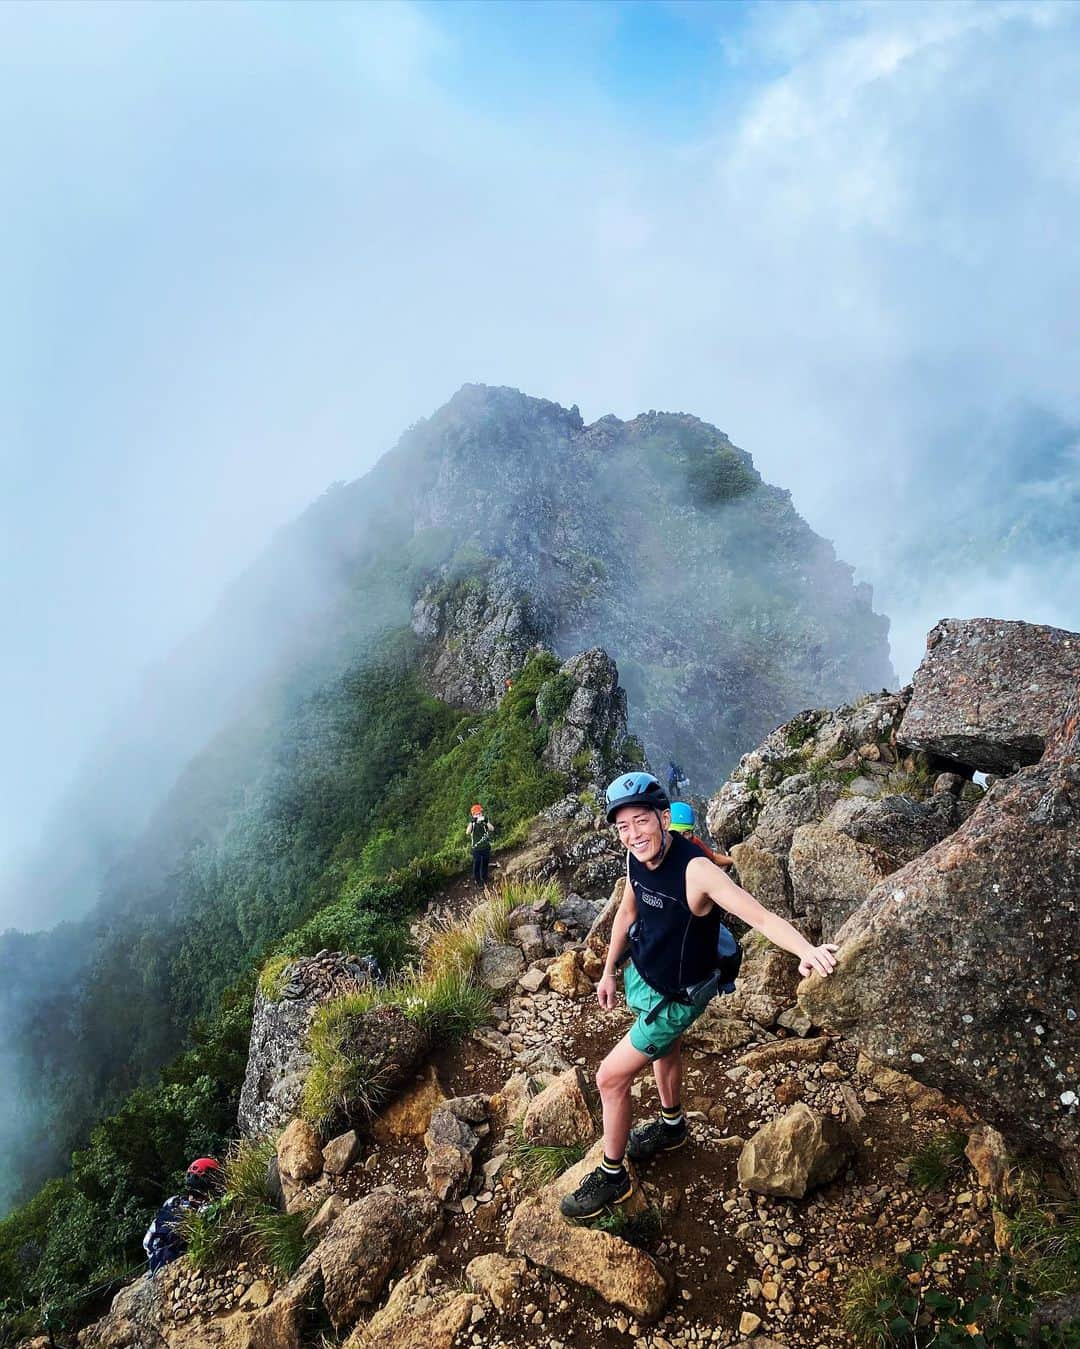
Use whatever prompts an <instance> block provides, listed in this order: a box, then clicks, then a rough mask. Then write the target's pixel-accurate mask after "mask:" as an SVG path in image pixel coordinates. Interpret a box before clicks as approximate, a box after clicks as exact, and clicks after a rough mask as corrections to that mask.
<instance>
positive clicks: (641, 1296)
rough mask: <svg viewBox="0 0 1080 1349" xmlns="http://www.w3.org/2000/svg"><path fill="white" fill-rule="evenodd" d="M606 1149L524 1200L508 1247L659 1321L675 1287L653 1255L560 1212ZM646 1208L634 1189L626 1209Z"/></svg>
mask: <svg viewBox="0 0 1080 1349" xmlns="http://www.w3.org/2000/svg"><path fill="white" fill-rule="evenodd" d="M602 1151H603V1144H602V1143H598V1144H597V1145H596V1147H595V1148H593V1149H592V1150H591V1151H590V1153H589V1154H588V1155H587V1156H586V1157H585V1159H584V1160H583V1161H581V1162H579V1163H578V1164H577V1165H576V1166H572V1167H571V1168H570V1169H569V1170H568V1171H564V1172H563V1174H562V1175H561V1176H560V1177H559V1178H558V1180H556V1181H555V1182H554V1184H552V1185H550V1186H548V1187H547V1189H546V1190H545V1191H544V1193H543V1194H542V1195H540V1196H538V1197H537V1198H534V1199H525V1200H523V1201H522V1202H521V1203H520V1204H519V1205H518V1206H517V1208H516V1209H515V1210H514V1216H513V1218H512V1219H511V1220H510V1226H509V1228H508V1229H507V1233H506V1247H507V1250H509V1251H510V1252H512V1253H513V1254H516V1255H523V1256H525V1257H526V1259H528V1260H530V1261H531V1262H532V1263H533V1264H534V1265H539V1266H541V1267H542V1268H544V1269H550V1270H551V1271H552V1272H553V1273H554V1274H557V1275H559V1277H560V1278H564V1279H569V1280H570V1281H571V1282H573V1283H579V1284H581V1285H583V1286H584V1287H585V1288H591V1289H592V1291H593V1292H594V1293H596V1294H597V1295H598V1296H599V1297H601V1298H603V1299H604V1301H605V1302H608V1303H610V1304H612V1305H613V1306H616V1307H622V1308H624V1309H625V1310H626V1311H628V1312H629V1313H630V1314H631V1315H632V1316H636V1317H637V1318H638V1319H639V1320H641V1321H645V1322H649V1321H655V1320H656V1318H657V1317H658V1316H659V1315H660V1313H661V1312H662V1311H663V1310H664V1306H665V1304H666V1303H667V1300H668V1296H669V1293H670V1291H671V1289H670V1283H669V1281H668V1278H667V1276H666V1275H665V1274H664V1273H663V1272H662V1271H661V1270H660V1268H659V1267H658V1266H657V1264H656V1262H655V1261H654V1260H653V1259H652V1257H651V1256H650V1255H648V1254H647V1253H646V1252H645V1251H642V1250H639V1249H638V1248H637V1247H636V1246H631V1245H630V1244H629V1243H628V1242H626V1241H623V1239H622V1238H621V1237H616V1236H613V1235H612V1234H611V1233H610V1232H600V1231H596V1230H595V1229H593V1228H591V1227H585V1226H581V1225H578V1224H575V1223H569V1222H567V1221H566V1219H565V1218H564V1217H563V1216H562V1214H561V1213H560V1212H559V1200H560V1199H561V1198H562V1197H563V1195H565V1194H569V1193H570V1191H572V1190H574V1189H576V1188H577V1186H578V1185H580V1183H581V1181H582V1180H583V1178H584V1177H585V1175H586V1174H587V1173H588V1172H589V1171H591V1170H593V1169H594V1168H595V1167H596V1166H597V1165H598V1164H599V1161H600V1156H601V1153H602ZM643 1206H644V1201H643V1200H642V1198H641V1192H640V1189H638V1188H635V1192H634V1195H633V1196H632V1197H631V1199H630V1200H628V1201H627V1204H626V1205H624V1206H623V1207H624V1209H626V1210H628V1212H629V1213H630V1215H631V1216H632V1215H633V1213H634V1212H635V1211H636V1212H640V1211H641V1210H642V1208H643Z"/></svg>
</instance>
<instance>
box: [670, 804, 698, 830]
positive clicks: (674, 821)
mask: <svg viewBox="0 0 1080 1349" xmlns="http://www.w3.org/2000/svg"><path fill="white" fill-rule="evenodd" d="M671 830H672V833H675V834H683V833H686V834H692V833H693V832H694V807H693V806H688V805H687V804H686V802H685V801H672V803H671Z"/></svg>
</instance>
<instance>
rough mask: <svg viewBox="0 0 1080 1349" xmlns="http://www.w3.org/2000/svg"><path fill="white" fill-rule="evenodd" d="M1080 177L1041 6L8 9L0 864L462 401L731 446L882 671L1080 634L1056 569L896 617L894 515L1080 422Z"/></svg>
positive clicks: (976, 588)
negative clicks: (778, 488)
mask: <svg viewBox="0 0 1080 1349" xmlns="http://www.w3.org/2000/svg"><path fill="white" fill-rule="evenodd" d="M1078 145H1080V9H1078V8H1077V7H1074V6H1066V5H1052V4H1045V3H1041V2H1040V0H1031V2H1030V3H1025V4H1011V3H995V2H994V0H986V2H985V3H981V4H978V5H969V4H939V3H933V2H932V0H924V3H921V4H890V3H885V4H862V3H852V4H844V3H827V4H820V5H819V4H814V3H808V4H767V5H765V4H759V5H751V4H725V5H709V4H706V3H692V4H648V3H634V4H587V3H582V4H573V5H571V4H565V5H564V4H543V3H533V4H516V3H504V4H491V3H487V4H455V3H417V4H410V3H398V4H378V3H372V2H369V3H364V4H358V5H350V4H347V3H337V4H331V5H322V4H310V3H309V4H298V5H294V4H276V5H273V4H243V3H235V4H232V3H231V4H223V5H222V4H214V3H205V4H198V5H195V4H188V5H180V4H152V3H147V4H127V5H119V4H105V5H97V4H93V3H79V4H65V5H54V4H50V3H33V4H8V5H6V6H3V7H0V163H2V164H3V183H4V197H5V206H4V210H3V211H2V212H0V298H2V301H3V303H2V307H0V473H2V475H3V476H2V480H0V488H2V499H0V511H2V517H0V527H2V533H0V564H2V566H0V574H2V577H3V582H2V583H3V586H4V593H3V604H4V612H5V615H6V617H7V624H6V627H7V633H6V636H7V642H6V643H5V646H6V648H7V658H6V660H5V662H4V663H3V667H2V673H0V680H2V682H0V707H2V708H3V709H4V713H5V717H6V719H7V722H8V724H7V725H6V726H5V728H4V734H5V745H6V748H7V749H8V755H7V758H8V762H9V763H10V764H12V765H14V766H15V771H14V772H11V773H9V774H8V775H7V782H6V784H5V786H4V788H3V796H2V797H0V821H2V826H0V865H2V864H3V859H4V857H5V856H10V855H12V854H13V853H14V852H15V851H16V850H18V849H20V848H23V847H25V846H26V845H27V844H28V842H29V841H31V840H32V838H33V837H34V834H35V831H36V829H37V828H38V827H39V826H40V823H41V820H42V819H43V817H44V814H45V812H46V810H47V808H48V806H49V804H50V802H51V801H52V800H53V799H55V796H56V794H57V792H58V791H59V790H60V789H61V787H62V785H63V783H64V781H65V780H66V778H67V776H68V774H69V772H70V769H71V767H72V766H73V764H74V763H75V762H76V761H77V760H78V759H79V758H80V757H81V756H82V755H83V754H85V753H86V751H87V750H88V748H89V747H90V745H91V744H92V743H93V741H94V739H95V737H96V736H98V735H100V734H101V731H102V728H103V727H104V726H105V725H106V723H107V722H108V721H109V720H110V718H111V717H112V716H113V715H114V714H115V713H116V712H117V711H118V710H122V709H123V706H124V703H125V700H126V699H127V698H129V697H130V693H131V690H132V689H133V688H134V687H136V686H137V684H138V681H139V680H140V678H141V677H142V673H143V671H145V669H146V668H147V667H148V666H150V665H153V664H154V663H155V662H158V661H160V660H162V659H163V658H164V657H165V656H166V655H167V653H168V651H169V650H170V648H171V647H172V646H173V645H174V644H175V643H176V642H177V641H178V640H179V639H180V638H182V636H183V634H184V633H185V632H187V631H189V630H190V629H191V628H192V627H193V626H194V625H196V624H197V623H198V622H199V621H200V619H201V618H202V617H203V616H204V615H205V614H206V613H207V612H208V611H209V609H210V608H211V607H212V605H213V603H214V601H215V599H216V597H217V595H218V594H219V593H220V591H221V588H222V586H223V584H225V583H226V582H227V580H228V579H229V578H230V577H232V576H233V575H235V574H236V573H237V572H238V571H239V570H240V569H241V568H242V567H243V566H244V565H245V564H246V563H247V562H248V561H249V560H250V559H251V558H252V557H253V556H254V554H255V553H256V552H257V551H258V550H259V548H260V547H261V546H262V545H263V543H264V542H265V540H266V539H267V538H268V537H269V535H270V534H271V532H272V531H273V529H274V528H276V527H277V526H278V525H279V524H281V523H282V522H283V521H285V520H287V519H288V518H290V517H291V516H293V515H294V514H296V513H297V512H298V511H299V510H301V509H302V508H303V507H304V506H305V505H306V504H307V502H308V501H310V500H311V499H312V498H313V497H315V496H317V495H318V494H319V493H320V492H321V491H322V490H323V488H324V487H325V486H326V485H327V484H328V483H329V482H331V481H333V480H335V479H342V478H346V479H347V478H352V477H355V476H357V475H358V474H360V473H362V472H363V471H364V470H365V468H367V467H368V466H369V465H370V463H371V462H372V461H373V459H374V458H375V457H376V456H377V454H379V453H380V452H381V451H383V450H384V449H386V448H387V447H388V446H389V445H390V444H392V443H393V441H394V439H395V438H396V436H397V434H398V433H399V432H400V431H401V430H402V429H403V428H404V427H405V426H407V425H408V424H410V423H411V422H413V421H414V420H416V418H417V417H419V416H422V415H426V414H427V413H429V412H430V411H431V410H432V409H433V408H434V407H436V406H438V405H439V404H440V403H442V402H443V401H445V399H446V398H448V397H449V396H450V395H451V394H452V393H453V391H454V390H455V389H456V388H457V387H458V386H459V385H460V384H461V383H463V382H465V381H467V380H478V381H483V382H487V383H506V384H513V385H516V386H518V387H520V388H522V389H524V390H526V391H527V392H530V393H534V394H537V395H540V396H546V397H552V398H557V399H559V400H560V401H562V402H564V403H567V404H569V403H573V402H577V403H578V404H579V405H580V406H581V409H582V412H583V414H584V415H585V416H586V418H589V419H591V418H594V417H597V416H601V415H603V414H604V413H606V412H610V411H614V412H616V413H618V414H619V415H623V416H632V415H633V414H634V413H636V412H637V411H639V410H642V409H647V408H650V407H656V408H667V409H672V410H685V411H693V412H695V413H697V414H698V415H700V416H702V417H704V418H706V419H707V420H710V421H713V422H715V423H716V424H718V425H719V426H720V427H721V428H722V429H724V430H726V431H727V432H728V433H729V434H730V435H731V436H732V438H733V439H734V440H735V441H736V442H737V443H739V444H741V445H743V446H744V447H745V448H747V449H748V450H750V451H751V452H752V453H753V454H754V457H755V460H756V462H757V463H758V465H759V466H760V467H761V469H762V471H763V472H764V473H765V474H766V476H767V477H769V478H771V479H772V480H774V481H777V482H779V483H781V484H782V485H784V486H787V487H790V488H791V489H792V491H793V493H794V496H795V501H796V504H797V505H798V506H799V507H800V509H801V510H802V511H803V512H804V513H805V514H806V516H807V518H808V519H809V520H810V521H811V523H812V524H813V525H814V526H815V527H816V528H817V529H819V530H820V531H821V532H823V533H825V534H826V535H827V536H829V537H831V538H834V539H835V540H836V542H837V546H838V549H839V551H840V553H841V555H842V556H844V557H845V558H846V559H847V560H848V561H849V562H851V563H852V564H853V565H855V566H856V567H857V569H858V572H859V574H860V575H861V576H864V577H869V578H872V579H874V580H875V581H877V582H878V596H879V603H880V604H881V606H882V607H883V608H884V609H885V610H886V611H887V612H889V613H890V614H891V615H892V616H893V618H894V634H895V639H896V651H897V665H898V668H899V669H900V670H901V672H902V673H904V674H907V673H909V672H910V669H911V667H912V665H913V664H914V661H915V660H916V659H917V654H918V647H919V643H920V639H921V634H922V633H923V632H925V630H926V629H927V628H929V627H930V626H931V625H932V623H933V622H934V621H935V620H936V619H937V618H938V617H941V616H942V612H944V608H945V607H946V606H947V607H948V608H950V609H951V610H952V612H953V613H959V612H961V611H963V610H964V609H965V608H966V609H968V610H970V611H972V612H974V611H976V610H978V609H979V608H980V607H981V608H983V609H985V608H986V607H987V606H994V607H996V608H997V610H998V612H999V613H1001V615H1002V616H1013V617H1029V618H1032V619H1037V620H1041V621H1050V622H1058V623H1061V624H1063V625H1071V626H1074V627H1075V626H1080V612H1077V608H1076V604H1075V602H1074V601H1072V600H1070V598H1069V595H1070V593H1073V594H1075V593H1080V573H1078V574H1077V581H1078V584H1077V586H1076V587H1074V588H1071V587H1070V585H1069V584H1064V583H1061V582H1060V574H1059V583H1058V584H1056V585H1054V586H1048V585H1047V584H1046V577H1045V576H1044V575H1043V574H1042V573H1041V572H1039V571H1038V570H1037V569H1036V570H1027V571H1025V569H1024V568H1023V567H1022V566H1019V567H1018V568H1017V570H1016V573H1015V575H1013V576H1011V577H1010V578H1009V584H1008V585H1007V586H1005V587H1003V586H1002V585H1001V583H1000V580H997V581H995V583H994V585H993V586H992V587H991V586H989V585H988V584H987V583H986V578H985V577H981V576H980V575H977V574H974V573H964V574H959V573H958V574H950V575H949V576H947V577H943V578H942V583H941V586H940V587H939V589H938V591H937V592H936V593H934V594H922V593H916V592H915V591H914V590H913V588H912V587H911V586H907V585H905V584H904V581H903V578H902V577H901V578H896V577H895V576H894V577H891V578H890V573H889V571H888V565H887V564H888V551H887V549H886V548H885V545H884V543H883V539H884V538H885V537H886V536H887V535H888V536H890V537H891V536H892V535H893V534H895V532H896V526H897V521H896V520H894V519H885V520H884V521H883V520H882V518H881V516H882V514H884V515H885V516H886V517H887V516H888V515H889V512H888V511H887V510H886V511H884V512H882V509H881V506H882V503H888V502H891V501H899V500H901V499H902V497H903V494H904V493H905V492H910V491H911V490H912V487H913V485H914V487H915V488H916V490H917V487H918V484H919V482H920V481H921V480H922V476H921V475H923V474H924V473H925V472H926V471H927V466H928V464H930V463H931V462H934V463H936V464H940V463H941V462H946V463H947V462H948V459H949V454H950V446H951V445H955V444H957V443H964V444H969V443H972V441H973V439H974V438H977V437H978V436H980V435H982V434H984V433H985V431H986V428H987V427H988V426H993V425H996V424H998V423H999V422H1000V421H1001V420H1002V419H1003V418H1005V417H1006V416H1007V415H1008V414H1009V412H1010V410H1011V409H1014V408H1015V407H1016V406H1018V405H1032V406H1035V407H1038V408H1040V409H1045V410H1046V412H1047V413H1048V415H1050V416H1052V417H1055V418H1058V419H1060V420H1061V421H1062V422H1063V423H1065V424H1066V425H1073V424H1080V407H1078V406H1077V403H1078V401H1080V389H1078V386H1077V383H1076V378H1075V370H1076V357H1077V354H1078V353H1077V345H1078V343H1077V335H1078V321H1077V314H1078V313H1080V304H1078V303H1077V301H1078V299H1080V295H1078V290H1080V261H1078V258H1077V250H1076V248H1075V239H1076V237H1077V235H1078V232H1080V229H1078V227H1080V158H1078V153H1077V148H1076V147H1077V146H1078ZM956 490H957V492H958V495H959V496H960V497H962V492H963V484H962V483H958V484H957V486H956ZM885 525H887V526H888V528H884V527H883V526H885ZM911 528H912V531H916V532H917V527H916V525H915V524H913V525H912V527H911ZM901 532H902V531H901ZM1065 575H1066V578H1067V579H1068V578H1070V577H1071V573H1068V572H1067V571H1066V574H1065ZM890 586H891V589H890ZM939 609H941V610H942V612H938V610H939ZM1006 611H1008V612H1006Z"/></svg>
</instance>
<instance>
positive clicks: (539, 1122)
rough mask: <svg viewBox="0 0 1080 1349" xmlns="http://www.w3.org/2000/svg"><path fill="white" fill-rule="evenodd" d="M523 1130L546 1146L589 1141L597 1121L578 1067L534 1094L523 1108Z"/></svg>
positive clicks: (592, 1136)
mask: <svg viewBox="0 0 1080 1349" xmlns="http://www.w3.org/2000/svg"><path fill="white" fill-rule="evenodd" d="M522 1131H523V1133H524V1135H525V1137H526V1138H527V1139H528V1140H529V1142H530V1143H536V1144H539V1145H541V1146H546V1147H573V1146H574V1145H575V1144H577V1143H591V1142H592V1140H593V1139H594V1138H595V1137H596V1122H595V1120H594V1119H593V1112H592V1108H591V1106H590V1105H589V1098H588V1096H587V1094H586V1087H585V1076H584V1074H583V1073H582V1071H581V1069H580V1068H576V1067H575V1068H571V1069H569V1070H568V1071H567V1072H565V1073H562V1074H560V1075H559V1076H558V1077H557V1078H556V1079H555V1080H554V1082H549V1083H548V1085H547V1086H546V1087H545V1088H544V1090H543V1091H542V1092H540V1094H539V1095H538V1096H534V1097H533V1099H532V1100H531V1101H530V1102H529V1106H528V1109H527V1110H526V1111H525V1119H524V1122H523V1124H522Z"/></svg>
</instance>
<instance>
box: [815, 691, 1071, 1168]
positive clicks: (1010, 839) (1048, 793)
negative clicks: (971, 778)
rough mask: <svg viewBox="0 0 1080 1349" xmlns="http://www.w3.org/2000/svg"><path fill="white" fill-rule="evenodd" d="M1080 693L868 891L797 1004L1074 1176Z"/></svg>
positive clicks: (821, 1022)
mask: <svg viewBox="0 0 1080 1349" xmlns="http://www.w3.org/2000/svg"><path fill="white" fill-rule="evenodd" d="M1078 826H1080V696H1078V695H1074V698H1073V701H1072V703H1071V704H1070V705H1069V706H1068V707H1067V710H1066V713H1065V716H1064V717H1063V718H1062V720H1061V724H1060V726H1059V728H1058V730H1057V732H1056V733H1053V734H1051V736H1050V740H1049V742H1048V745H1047V750H1046V753H1045V754H1044V756H1043V758H1042V760H1041V762H1040V763H1039V764H1037V765H1035V766H1032V767H1027V768H1023V769H1021V770H1020V771H1019V772H1017V773H1016V774H1014V775H1013V776H1012V777H1010V778H1007V779H1004V780H1002V781H1000V782H998V783H996V784H995V785H994V786H993V788H992V789H991V791H990V792H989V793H988V794H987V795H986V797H985V799H984V800H983V801H982V803H981V804H980V805H979V806H978V808H977V809H976V810H975V812H974V814H973V815H972V816H971V818H970V819H968V820H967V822H966V823H965V824H963V825H962V826H961V827H960V828H959V829H958V830H957V831H956V833H954V834H952V835H951V836H950V837H949V838H947V839H945V840H944V841H943V842H941V843H939V844H938V845H937V846H936V847H934V848H932V849H931V850H930V851H929V852H927V853H925V854H923V855H922V856H921V857H918V858H916V860H915V861H913V862H911V863H909V864H908V865H907V866H906V867H904V868H902V869H901V870H900V871H897V872H895V873H894V874H893V875H891V876H889V877H888V878H887V879H886V880H884V881H882V882H881V883H880V884H878V885H877V886H875V887H874V889H873V890H872V891H871V893H870V895H869V896H868V898H867V899H866V900H865V902H864V903H863V904H862V905H861V906H860V907H859V908H858V909H857V910H856V911H855V912H854V913H853V914H852V915H851V917H850V918H849V919H848V920H847V922H845V923H844V925H843V926H842V927H841V928H840V930H839V931H838V933H837V941H838V943H839V945H840V952H839V964H838V967H837V969H836V971H835V972H834V973H833V974H832V975H831V976H829V977H828V978H822V977H820V976H811V978H810V979H808V980H806V981H804V982H803V984H801V985H800V989H799V998H800V1004H801V1005H802V1006H803V1008H804V1010H805V1011H806V1012H807V1013H808V1015H809V1016H810V1017H811V1018H812V1020H813V1021H814V1022H815V1024H817V1025H823V1026H828V1027H831V1028H833V1029H835V1030H838V1031H840V1032H842V1033H843V1034H845V1035H847V1036H849V1037H850V1038H851V1039H853V1040H855V1041H856V1042H857V1043H858V1044H859V1045H860V1046H861V1047H862V1048H863V1049H864V1050H865V1052H866V1053H867V1055H868V1056H869V1057H870V1058H871V1059H873V1060H875V1061H877V1062H879V1063H884V1064H889V1065H892V1066H895V1067H897V1068H901V1069H903V1070H904V1071H906V1072H910V1073H912V1074H913V1075H914V1076H916V1077H918V1078H919V1079H920V1080H922V1081H924V1082H927V1083H930V1084H931V1085H933V1086H935V1087H937V1088H939V1089H940V1090H942V1091H944V1092H945V1093H947V1094H948V1095H949V1096H952V1097H955V1098H957V1099H959V1100H960V1101H962V1102H963V1103H964V1104H965V1105H967V1106H968V1107H969V1108H970V1109H971V1110H972V1112H973V1113H974V1114H975V1115H976V1116H977V1117H979V1118H981V1119H984V1120H986V1121H987V1122H989V1123H991V1124H994V1125H996V1126H997V1127H998V1128H999V1129H1000V1130H1001V1131H1002V1133H1003V1134H1004V1135H1005V1136H1006V1137H1007V1138H1009V1139H1014V1140H1017V1141H1019V1142H1020V1143H1021V1144H1022V1145H1026V1146H1027V1147H1030V1148H1035V1149H1038V1150H1040V1151H1043V1152H1045V1151H1046V1150H1048V1149H1049V1150H1051V1151H1053V1152H1055V1153H1056V1154H1057V1155H1058V1157H1059V1158H1060V1160H1061V1161H1062V1163H1063V1164H1064V1166H1065V1168H1066V1169H1067V1171H1068V1172H1069V1174H1070V1175H1071V1176H1072V1178H1073V1179H1074V1181H1075V1182H1078V1183H1080V1116H1078V1114H1077V1108H1078V1107H1077V1095H1078V1075H1080V1033H1078V1032H1080V1020H1078V1017H1077V1013H1078V1011H1080V943H1078V942H1077V941H1076V933H1077V930H1078V915H1077V909H1078V904H1080V828H1078Z"/></svg>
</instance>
